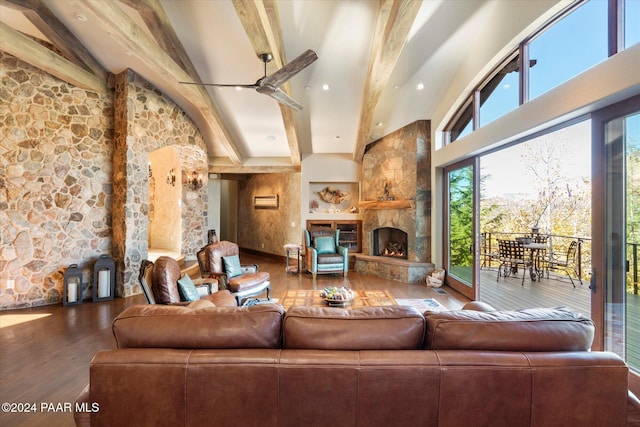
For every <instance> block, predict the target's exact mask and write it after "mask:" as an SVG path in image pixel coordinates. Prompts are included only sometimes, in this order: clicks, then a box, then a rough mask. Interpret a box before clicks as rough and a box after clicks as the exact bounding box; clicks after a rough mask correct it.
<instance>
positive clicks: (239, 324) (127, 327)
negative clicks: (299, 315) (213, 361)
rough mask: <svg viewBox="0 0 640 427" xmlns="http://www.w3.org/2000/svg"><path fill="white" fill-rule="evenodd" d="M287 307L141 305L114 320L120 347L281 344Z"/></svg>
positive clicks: (207, 346)
mask: <svg viewBox="0 0 640 427" xmlns="http://www.w3.org/2000/svg"><path fill="white" fill-rule="evenodd" d="M283 314H284V309H283V308H282V306H281V305H278V304H259V305H254V306H251V307H205V308H195V309H194V308H189V307H188V306H162V305H137V306H133V307H129V308H127V309H125V310H124V311H123V312H122V313H120V315H118V317H116V318H115V320H114V321H113V335H114V337H115V339H116V343H117V346H118V348H133V347H137V348H189V349H203V348H207V349H220V348H279V347H280V342H281V341H280V337H281V329H282V316H283Z"/></svg>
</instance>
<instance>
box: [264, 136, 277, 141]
mask: <svg viewBox="0 0 640 427" xmlns="http://www.w3.org/2000/svg"><path fill="white" fill-rule="evenodd" d="M265 139H266V140H267V141H275V140H276V137H275V136H273V135H267V136H266V138H265Z"/></svg>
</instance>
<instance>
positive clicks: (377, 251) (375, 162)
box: [355, 121, 434, 282]
mask: <svg viewBox="0 0 640 427" xmlns="http://www.w3.org/2000/svg"><path fill="white" fill-rule="evenodd" d="M429 141H430V123H429V122H428V121H417V122H414V123H412V124H410V125H408V126H405V127H404V128H402V129H400V130H398V131H396V132H394V133H392V134H390V135H388V136H386V137H384V138H382V139H380V140H378V141H375V142H373V143H371V144H370V145H369V146H368V147H367V151H366V153H365V155H364V158H363V161H362V165H363V182H362V200H363V201H362V202H361V204H360V208H361V211H362V218H363V220H362V229H363V230H362V231H363V233H362V254H357V255H356V265H355V269H356V271H358V272H362V273H367V274H374V275H377V276H379V277H383V278H386V279H391V280H398V281H403V282H424V281H425V278H426V276H427V275H429V274H430V273H431V271H432V270H433V268H434V265H433V264H432V263H431V211H430V206H431V159H430V153H431V152H430V147H429V145H430V142H429Z"/></svg>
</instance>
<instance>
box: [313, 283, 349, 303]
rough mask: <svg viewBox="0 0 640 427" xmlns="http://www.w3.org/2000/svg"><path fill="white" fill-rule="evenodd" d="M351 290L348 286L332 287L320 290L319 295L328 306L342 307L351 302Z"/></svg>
mask: <svg viewBox="0 0 640 427" xmlns="http://www.w3.org/2000/svg"><path fill="white" fill-rule="evenodd" d="M353 296H354V295H353V291H352V290H351V289H349V288H346V287H342V288H337V287H335V286H334V287H332V288H324V289H323V290H321V291H320V297H321V298H322V299H323V300H324V302H325V303H327V305H328V306H329V307H344V306H346V305H351V303H353Z"/></svg>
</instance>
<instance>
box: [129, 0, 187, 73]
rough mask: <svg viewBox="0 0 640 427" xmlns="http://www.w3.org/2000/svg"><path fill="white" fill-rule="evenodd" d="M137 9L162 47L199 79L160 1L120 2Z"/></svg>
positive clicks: (136, 0) (133, 0)
mask: <svg viewBox="0 0 640 427" xmlns="http://www.w3.org/2000/svg"><path fill="white" fill-rule="evenodd" d="M120 2H121V3H124V4H126V5H127V6H129V7H131V8H132V9H135V10H136V11H137V12H138V13H139V14H140V16H141V17H142V20H143V21H144V23H145V24H146V26H147V28H148V29H149V31H150V32H151V34H152V35H153V38H154V39H156V42H157V43H158V45H160V47H161V48H162V49H163V50H164V51H165V52H166V53H167V54H168V55H169V56H170V57H171V58H172V59H173V60H174V61H175V62H176V64H178V65H179V66H180V67H182V69H183V70H185V71H186V72H187V73H189V74H190V75H192V76H193V77H194V80H193V81H199V80H195V78H197V77H198V73H197V72H196V69H195V67H194V66H193V64H192V63H191V60H190V59H189V56H188V55H187V52H186V51H185V50H184V47H183V46H182V43H181V42H180V39H179V38H178V36H177V34H176V32H175V31H174V30H173V27H172V26H171V22H170V21H169V17H168V16H167V13H166V12H165V10H164V8H163V7H162V5H161V4H160V2H159V0H120Z"/></svg>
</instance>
